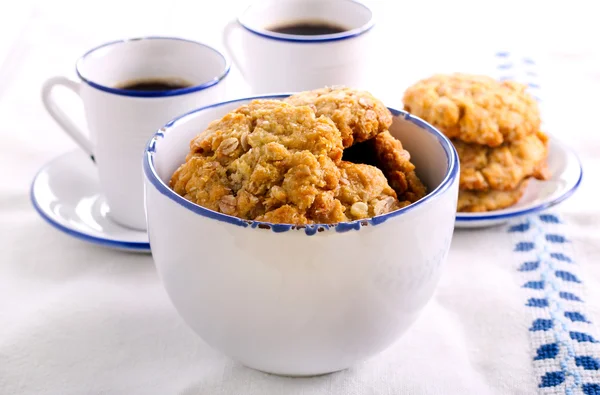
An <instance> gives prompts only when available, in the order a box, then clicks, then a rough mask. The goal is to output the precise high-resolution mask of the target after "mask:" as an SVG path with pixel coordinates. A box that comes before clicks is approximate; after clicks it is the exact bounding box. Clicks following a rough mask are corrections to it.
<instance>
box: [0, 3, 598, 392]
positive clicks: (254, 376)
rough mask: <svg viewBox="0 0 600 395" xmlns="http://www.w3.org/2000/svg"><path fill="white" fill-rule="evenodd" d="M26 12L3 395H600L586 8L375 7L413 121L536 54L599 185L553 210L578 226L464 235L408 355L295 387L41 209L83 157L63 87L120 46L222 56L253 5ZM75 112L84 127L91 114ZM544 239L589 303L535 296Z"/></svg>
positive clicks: (548, 89) (9, 30)
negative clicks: (413, 97) (101, 50)
mask: <svg viewBox="0 0 600 395" xmlns="http://www.w3.org/2000/svg"><path fill="white" fill-rule="evenodd" d="M11 3H14V4H10V6H9V5H8V4H4V3H3V4H2V5H1V6H0V26H2V28H1V32H2V34H0V120H1V123H0V137H1V140H0V172H1V173H0V174H1V176H2V178H1V179H2V183H0V247H1V255H0V394H40V393H42V394H186V395H187V394H189V395H191V394H477V395H484V394H532V393H536V392H537V391H539V392H540V393H547V394H549V393H552V394H554V393H557V394H558V393H561V394H563V393H564V394H586V395H590V394H600V377H599V374H598V373H599V372H600V371H599V370H598V368H599V366H600V362H598V357H599V356H600V350H599V349H598V347H599V345H598V344H596V343H594V342H592V341H591V340H592V338H593V339H595V340H598V339H600V336H599V335H598V332H597V330H596V327H595V324H596V323H598V322H600V265H599V262H600V225H599V224H600V209H599V206H598V203H597V200H598V199H597V196H598V195H597V193H598V191H597V182H596V180H597V179H598V177H597V173H598V172H600V159H599V157H598V154H599V153H600V131H599V130H598V128H599V126H598V122H597V121H596V118H597V116H596V115H597V113H598V109H597V105H598V96H597V93H596V92H597V91H598V90H599V89H600V71H599V70H600V52H599V51H598V46H597V45H596V44H597V42H595V41H597V39H598V37H600V34H599V29H598V27H597V25H598V24H597V22H596V19H595V15H596V14H595V12H594V10H593V8H591V7H584V5H585V4H584V3H583V2H578V1H575V2H569V3H568V4H565V3H561V4H558V3H556V4H557V5H556V6H555V5H553V4H554V3H553V4H552V5H548V4H547V3H548V2H537V1H530V2H523V1H521V2H517V1H503V2H499V1H498V2H496V1H494V2H469V1H455V2H434V1H425V2H419V4H412V3H407V2H393V3H392V2H391V1H390V2H383V1H380V2H375V3H374V5H375V6H376V7H377V9H380V10H382V11H384V12H381V13H380V14H379V29H378V35H379V37H380V43H379V46H378V47H377V51H379V52H380V60H379V61H378V62H377V67H378V68H377V70H376V71H375V72H374V73H373V75H374V76H376V78H374V79H373V83H372V89H371V90H372V91H373V92H374V93H375V94H377V95H379V96H381V97H382V98H384V100H385V101H386V103H389V105H391V106H398V105H399V103H400V99H401V96H402V91H403V89H404V88H405V87H406V86H407V85H408V84H409V83H411V82H412V81H414V80H415V79H416V78H419V77H422V76H426V75H428V74H429V73H431V72H435V71H459V70H465V71H478V70H481V69H480V67H483V66H482V65H484V64H486V63H488V62H489V61H490V59H493V57H492V55H493V54H494V52H495V51H497V50H500V49H502V50H504V49H508V50H511V51H513V52H515V51H516V52H517V53H523V54H528V56H532V57H535V58H536V59H537V60H538V64H539V66H538V70H539V73H540V74H541V77H540V78H541V81H540V83H541V85H542V87H543V107H542V109H543V116H544V122H545V125H546V127H547V130H548V131H549V132H550V133H552V134H554V135H556V136H558V137H560V138H561V139H563V140H565V141H567V142H569V143H570V145H571V146H572V147H573V148H574V149H575V150H576V151H577V152H578V154H579V155H580V157H581V160H582V162H583V165H584V173H585V175H584V182H583V184H582V186H581V188H580V190H579V191H578V192H577V193H576V194H575V195H574V196H573V197H572V198H571V199H569V200H568V201H566V202H565V203H564V204H562V205H560V206H559V207H558V208H556V209H555V210H553V211H552V212H553V213H555V214H557V215H558V216H559V217H560V218H561V221H562V222H563V223H562V224H559V225H555V224H551V222H552V218H553V217H544V218H542V219H540V218H539V217H538V216H534V217H532V218H530V219H529V221H530V222H529V223H528V225H527V226H529V229H525V228H526V227H527V226H521V227H517V228H515V231H513V232H511V233H509V232H508V228H507V227H502V228H496V229H490V230H486V231H483V232H474V231H457V232H456V233H455V237H454V239H453V243H452V248H451V252H450V256H449V258H448V264H447V266H446V268H445V270H444V274H443V277H442V279H441V282H440V285H439V289H438V291H437V293H436V295H435V297H434V299H433V300H432V301H431V303H430V304H429V305H428V306H427V308H426V309H425V311H424V312H423V314H422V316H421V317H420V318H419V320H418V321H417V322H416V323H415V325H414V326H413V327H412V328H411V329H410V330H409V332H408V333H406V335H405V336H404V337H403V338H402V339H401V340H399V341H398V343H397V344H395V345H393V346H392V347H391V348H390V349H388V350H386V351H385V352H384V353H382V354H381V355H379V356H377V357H375V358H373V359H371V360H369V361H366V362H364V363H361V364H359V365H357V366H355V367H353V368H352V369H349V370H347V371H344V372H340V373H337V374H333V375H327V376H322V377H318V378H311V379H289V378H279V377H274V376H270V375H266V374H262V373H259V372H256V371H253V370H250V369H247V368H244V367H243V366H240V365H239V364H237V363H235V362H232V361H230V360H228V359H227V358H225V357H223V356H222V355H220V354H219V353H218V352H216V351H214V350H211V349H210V348H209V347H208V346H207V345H206V344H204V343H203V342H202V341H201V340H200V339H199V338H198V337H197V336H196V335H194V334H193V333H192V332H191V331H190V330H189V329H188V328H187V327H186V326H185V325H184V324H183V322H182V321H181V319H180V318H179V317H178V316H177V314H176V313H175V310H174V309H173V307H172V306H171V304H170V303H169V300H168V298H167V296H166V294H165V292H164V291H163V289H162V288H161V285H160V283H159V280H158V278H157V276H156V273H155V270H154V267H153V264H152V260H151V257H150V256H148V255H134V254H128V253H122V252H117V251H112V250H108V249H104V248H100V247H96V246H93V245H90V244H87V243H85V242H82V241H80V240H76V239H73V238H70V237H69V236H67V235H65V234H63V233H61V232H59V231H57V230H55V229H54V228H52V227H50V226H49V225H47V224H46V223H45V222H44V221H43V220H42V219H41V218H40V217H39V216H38V215H37V214H36V213H35V211H34V210H33V208H32V206H31V204H30V201H29V197H28V190H29V185H30V182H31V180H32V178H33V176H34V174H35V172H36V171H37V170H38V169H39V168H40V167H41V166H43V165H44V164H45V163H46V162H47V161H49V160H50V159H52V158H54V157H56V156H57V155H60V154H62V153H63V152H66V151H69V150H71V149H73V148H74V147H75V146H74V144H73V143H72V142H71V141H70V140H69V139H68V138H67V137H66V136H65V135H64V134H63V133H62V132H61V131H60V129H59V128H58V126H57V125H56V124H55V123H54V122H53V121H52V120H51V119H50V117H49V116H48V115H47V114H46V113H45V112H44V110H43V108H42V105H41V101H40V99H39V97H40V94H39V90H40V86H41V84H42V82H43V81H44V80H45V79H46V78H48V77H50V76H52V75H55V74H65V73H67V74H69V75H72V74H73V65H74V61H75V59H76V58H77V57H78V56H79V55H80V54H81V53H83V52H84V51H85V50H86V49H88V48H90V47H92V46H95V45H97V44H99V43H102V42H105V41H109V40H112V39H116V38H123V37H130V36H141V35H147V34H152V35H160V34H163V35H181V36H185V37H189V38H192V39H199V40H202V41H205V42H208V43H211V44H217V45H218V44H219V29H220V27H221V26H222V25H223V24H224V23H225V22H226V21H227V20H228V19H230V18H231V17H233V16H234V14H235V12H236V11H237V10H239V9H240V7H239V6H240V4H239V2H227V1H221V2H209V1H195V2H191V1H181V0H172V1H169V2H164V1H162V2H159V1H145V2H139V1H136V2H126V1H116V0H110V1H102V2H67V1H64V0H61V1H53V2H43V1H37V2H36V1H24V2H19V3H18V4H16V3H17V2H11ZM386 3H387V4H386ZM586 4H587V3H586ZM590 4H591V2H590ZM9 7H10V8H9ZM230 78H231V80H232V82H233V83H232V85H233V86H234V87H235V88H234V89H233V90H232V91H231V92H229V95H230V96H231V97H234V96H239V95H242V94H243V93H244V85H243V83H242V80H241V78H240V77H239V75H237V73H236V72H235V71H234V72H233V73H232V75H231V76H230ZM65 100H66V104H67V105H70V106H71V107H72V108H73V111H74V113H77V111H78V110H79V109H80V106H79V104H78V102H77V101H76V100H73V98H71V97H65ZM80 120H82V117H81V116H80ZM543 219H545V220H546V221H544V220H543ZM520 222H522V221H517V222H515V223H513V225H515V224H516V225H518V224H519V223H520ZM536 230H539V231H543V232H546V233H549V234H556V235H559V236H565V237H566V238H567V239H568V240H569V242H568V243H560V245H558V244H552V248H556V251H560V253H561V254H562V255H561V256H563V257H568V258H570V259H571V260H572V261H573V262H572V263H569V262H566V261H565V260H564V259H563V260H561V259H555V261H556V262H555V264H556V265H563V266H564V265H567V264H569V265H571V266H568V270H567V269H564V270H559V269H560V268H556V270H555V271H568V272H569V273H570V274H572V275H574V276H576V277H577V279H578V280H580V282H573V281H571V282H569V284H567V285H566V286H565V287H566V288H564V289H562V288H561V289H560V291H561V292H567V291H566V290H568V291H569V293H570V294H572V295H575V296H576V297H578V298H579V299H581V300H583V302H578V301H576V300H572V299H571V300H569V299H565V298H564V297H563V296H565V297H568V296H566V294H560V296H559V294H558V291H557V292H556V294H547V293H544V292H546V291H547V289H548V288H547V287H546V288H545V289H540V288H539V285H536V284H534V283H535V282H536V281H538V280H539V278H540V276H542V277H543V276H544V270H549V269H548V268H547V267H546V269H544V268H543V267H542V268H537V267H534V266H535V265H534V264H529V265H524V263H526V262H535V260H536V259H535V256H532V255H531V254H534V255H535V252H536V249H535V248H534V249H533V250H532V251H528V247H527V246H528V245H527V244H519V243H529V242H533V243H535V247H536V248H537V247H539V245H540V243H545V241H544V240H538V239H537V238H536V236H535V234H536ZM517 245H519V246H521V247H522V248H521V247H517ZM515 249H516V250H519V249H522V250H523V251H515ZM553 262H554V261H553ZM559 280H561V279H559ZM563 280H564V279H563ZM556 281H558V280H556V279H555V280H554V283H556ZM532 282H534V283H532ZM526 284H528V285H527V286H526V287H523V286H524V285H526ZM561 284H562V283H561ZM546 285H547V284H546ZM536 292H538V293H537V294H536ZM544 300H546V302H544ZM556 301H562V305H560V306H558V307H557V305H556ZM544 303H548V304H549V306H548V308H546V307H545V305H544ZM536 306H539V307H536ZM557 312H558V313H560V314H561V317H559V318H560V319H558V318H557V319H556V320H554V321H553V322H554V327H552V328H550V327H549V325H552V324H549V320H550V319H551V318H549V317H550V316H551V315H552V314H557ZM565 313H579V314H580V315H581V316H583V317H584V319H585V321H589V322H591V323H587V322H581V319H580V318H581V317H579V316H576V315H573V314H571V315H568V314H565ZM563 316H564V317H566V319H565V318H564V317H563ZM569 317H571V318H569ZM573 317H574V319H573ZM572 333H578V334H579V335H573V334H572ZM582 334H585V335H588V336H589V337H588V338H586V337H582ZM555 343H556V348H554V346H553V344H555ZM554 351H557V353H554ZM584 357H589V358H588V359H586V358H584ZM594 361H596V362H594ZM561 378H562V380H561ZM540 386H541V387H540ZM594 391H597V392H594Z"/></svg>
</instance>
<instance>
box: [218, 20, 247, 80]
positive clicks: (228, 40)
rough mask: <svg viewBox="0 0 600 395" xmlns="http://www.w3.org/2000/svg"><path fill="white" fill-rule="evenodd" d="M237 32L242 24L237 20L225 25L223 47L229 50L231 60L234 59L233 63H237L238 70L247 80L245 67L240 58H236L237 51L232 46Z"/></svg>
mask: <svg viewBox="0 0 600 395" xmlns="http://www.w3.org/2000/svg"><path fill="white" fill-rule="evenodd" d="M236 30H238V31H239V30H241V27H240V24H239V22H238V21H237V20H236V19H234V20H231V21H229V23H228V24H227V25H225V28H224V29H223V45H224V46H225V49H227V52H228V53H229V56H230V57H231V59H233V63H235V65H236V66H237V68H238V69H239V70H240V73H241V74H242V77H244V78H246V73H245V72H244V67H243V65H242V63H241V62H240V60H239V58H237V57H236V56H235V51H234V50H233V46H232V38H233V34H235V33H234V32H235V31H236Z"/></svg>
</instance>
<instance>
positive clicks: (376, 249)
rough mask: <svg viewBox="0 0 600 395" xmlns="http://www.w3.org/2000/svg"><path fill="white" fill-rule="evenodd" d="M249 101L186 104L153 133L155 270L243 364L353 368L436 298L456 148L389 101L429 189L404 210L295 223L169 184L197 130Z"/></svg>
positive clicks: (306, 371) (452, 209) (397, 132)
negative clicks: (239, 213) (238, 210)
mask: <svg viewBox="0 0 600 395" xmlns="http://www.w3.org/2000/svg"><path fill="white" fill-rule="evenodd" d="M285 96H286V95H277V96H262V97H260V98H271V99H273V98H275V99H280V98H283V97H285ZM255 98H257V97H255ZM252 99H254V98H246V99H240V100H235V101H229V102H225V103H219V104H215V105H212V106H209V107H204V108H201V109H198V110H196V111H193V112H190V113H188V114H185V115H183V116H181V117H179V118H177V119H175V120H174V121H171V122H170V123H168V124H167V125H166V126H165V127H164V128H162V129H161V130H160V131H158V132H157V133H156V135H155V136H154V137H153V138H152V139H151V140H150V142H149V144H148V146H147V149H146V152H145V154H144V161H143V165H144V174H145V199H146V211H147V213H146V215H147V221H148V230H149V238H150V246H151V249H152V255H153V258H154V261H155V264H156V268H157V270H158V273H159V276H160V278H161V280H162V282H163V284H164V287H165V288H166V291H167V293H168V295H169V297H170V299H171V301H172V303H173V305H174V306H175V308H176V309H177V311H178V312H179V314H180V315H181V316H182V317H183V319H184V320H185V321H186V322H187V324H188V325H189V326H190V327H191V328H192V329H193V330H194V331H196V332H197V334H198V335H200V337H201V338H202V339H203V340H204V341H205V342H206V343H208V344H209V345H211V346H212V347H214V348H216V349H218V350H220V351H221V352H223V353H224V354H226V355H228V356H229V357H231V358H233V359H235V360H237V361H239V362H241V363H242V364H244V365H246V366H248V367H251V368H254V369H258V370H261V371H264V372H269V373H274V374H280V375H289V376H309V375H318V374H324V373H329V372H334V371H338V370H342V369H345V368H348V367H350V366H352V365H353V364H355V363H357V362H358V361H361V360H364V359H366V358H368V357H370V356H373V355H375V354H377V353H378V352H380V351H382V350H384V349H385V348H386V347H388V346H390V345H391V344H392V343H393V342H395V341H396V340H397V339H398V338H399V337H400V336H401V335H402V334H403V333H404V332H405V331H406V330H407V329H408V328H409V327H410V325H411V324H412V323H413V322H414V321H415V319H417V317H418V315H419V313H420V312H421V311H422V309H423V308H424V306H425V305H426V304H427V302H428V301H429V300H430V298H431V296H432V294H433V292H434V290H435V288H436V285H437V283H438V278H439V276H440V272H441V270H442V267H443V264H444V262H445V260H446V256H447V253H448V249H449V247H450V240H451V237H452V232H453V228H454V219H455V215H456V201H457V196H458V174H459V162H458V156H457V154H456V151H455V150H454V148H453V147H452V145H451V143H450V141H449V140H448V139H447V138H446V137H444V136H443V135H442V134H441V133H440V132H439V131H437V130H436V129H435V128H433V127H432V126H430V125H429V124H427V123H426V122H424V121H422V120H420V119H418V118H415V117H413V116H410V115H409V114H407V113H406V112H403V111H398V110H393V109H390V110H391V111H392V113H393V115H394V121H393V124H392V126H391V128H390V132H391V133H392V134H393V135H394V136H396V137H397V138H400V139H401V140H402V143H403V145H404V146H405V147H406V149H408V150H409V151H410V153H411V156H412V161H413V163H415V165H416V166H417V169H418V174H419V176H420V177H421V179H422V180H423V182H424V183H425V184H426V185H427V186H428V188H429V191H430V192H429V194H428V195H427V196H426V197H425V198H423V199H421V200H420V201H418V202H416V203H414V204H412V205H410V206H408V207H405V208H403V209H400V210H398V211H395V212H392V213H388V214H385V215H381V216H377V217H373V218H371V219H368V220H362V221H354V222H345V223H339V224H335V225H326V224H321V225H318V224H317V225H310V226H301V227H299V226H293V225H287V224H270V223H259V222H256V221H245V220H241V219H238V218H235V217H232V216H228V215H225V214H221V213H217V212H214V211H211V210H208V209H205V208H203V207H200V206H198V205H196V204H194V203H192V202H190V201H188V200H185V199H184V198H183V197H181V196H179V195H177V194H176V193H175V192H173V191H172V190H171V189H170V188H169V186H168V182H169V179H170V177H171V175H172V174H173V172H174V171H175V169H177V167H178V166H179V165H180V164H181V163H183V162H184V161H185V156H186V154H187V152H188V150H189V142H190V140H191V139H192V138H193V137H194V136H195V135H196V134H198V133H199V132H201V131H202V130H204V129H205V128H206V126H207V125H208V124H209V122H211V121H213V120H215V119H219V118H221V117H222V116H223V115H225V114H226V113H228V112H229V111H232V110H234V109H235V108H237V107H239V106H241V105H243V104H245V103H248V102H249V101H250V100H252Z"/></svg>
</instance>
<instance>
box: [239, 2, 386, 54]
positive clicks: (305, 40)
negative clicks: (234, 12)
mask: <svg viewBox="0 0 600 395" xmlns="http://www.w3.org/2000/svg"><path fill="white" fill-rule="evenodd" d="M350 1H351V2H352V3H355V4H358V5H360V6H362V7H363V8H364V9H366V10H367V11H369V12H370V13H371V18H370V19H369V21H368V22H367V23H365V24H364V25H362V26H360V27H358V28H356V29H350V30H347V31H345V32H341V33H335V34H322V35H317V36H299V35H295V34H284V33H275V32H272V31H269V30H265V29H255V28H252V27H250V26H248V25H246V24H245V23H244V22H243V21H242V17H240V18H238V20H237V21H238V23H239V24H240V26H242V27H243V28H244V29H246V30H248V31H249V32H250V33H253V34H256V35H257V36H260V37H263V38H268V39H270V40H276V41H284V42H291V43H298V44H319V43H327V42H332V41H340V40H347V39H349V38H354V37H358V36H360V35H362V34H364V33H366V32H368V31H369V30H371V29H372V28H373V26H375V22H374V20H373V12H372V11H371V9H370V8H369V7H367V6H366V5H365V4H363V3H362V2H360V1H357V0H350ZM250 7H252V6H250ZM250 7H248V8H250ZM242 15H243V14H242Z"/></svg>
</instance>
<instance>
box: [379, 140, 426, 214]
mask: <svg viewBox="0 0 600 395" xmlns="http://www.w3.org/2000/svg"><path fill="white" fill-rule="evenodd" d="M372 142H373V143H372V144H373V148H374V151H375V155H376V157H377V167H379V168H380V169H381V170H383V174H385V176H386V178H387V179H388V181H389V183H390V186H391V187H392V188H394V190H395V191H396V193H397V194H398V199H399V200H408V201H409V202H416V201H417V200H419V199H421V198H422V197H423V196H425V195H426V194H427V188H426V187H425V185H423V183H422V182H421V180H420V179H419V177H417V174H416V173H415V165H413V164H412V163H411V161H410V153H409V152H408V151H407V150H405V149H404V147H402V143H401V142H400V140H398V139H397V138H395V137H394V136H392V135H391V134H390V132H388V131H385V132H383V133H379V134H378V135H377V136H375V138H374V139H372Z"/></svg>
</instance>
